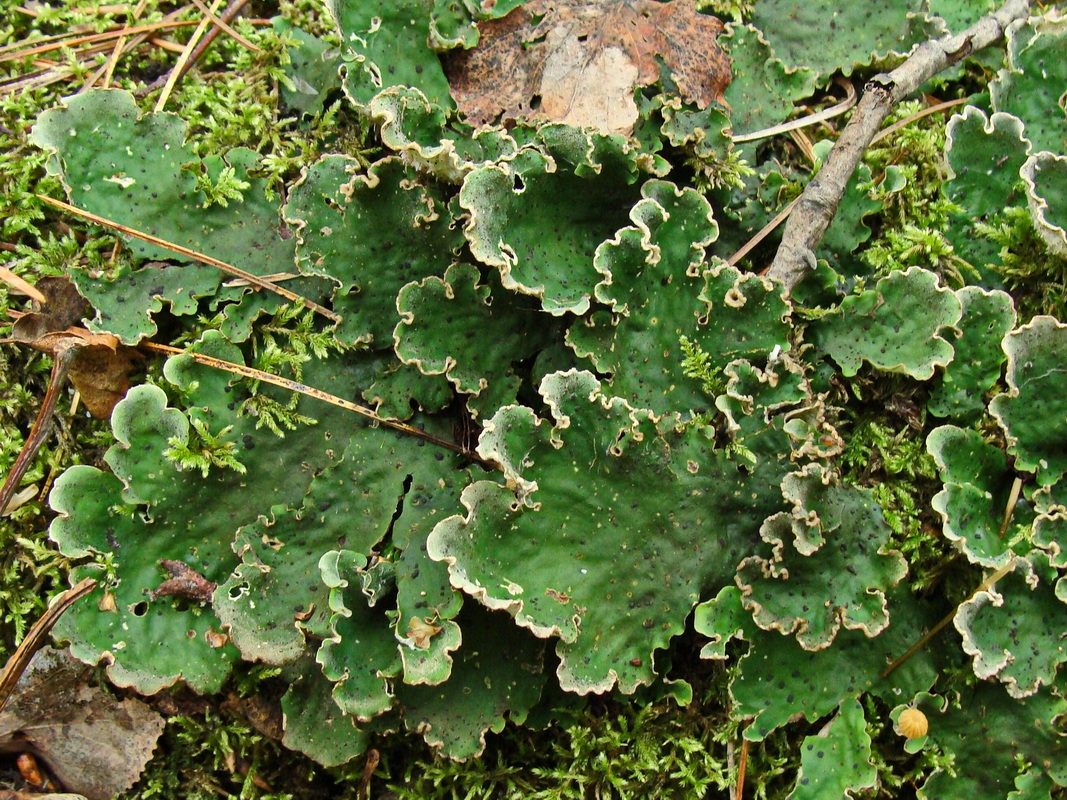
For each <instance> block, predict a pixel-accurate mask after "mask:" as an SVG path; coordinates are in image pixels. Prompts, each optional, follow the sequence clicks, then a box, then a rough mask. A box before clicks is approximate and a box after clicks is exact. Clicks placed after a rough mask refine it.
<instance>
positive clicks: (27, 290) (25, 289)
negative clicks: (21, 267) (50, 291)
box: [0, 267, 45, 303]
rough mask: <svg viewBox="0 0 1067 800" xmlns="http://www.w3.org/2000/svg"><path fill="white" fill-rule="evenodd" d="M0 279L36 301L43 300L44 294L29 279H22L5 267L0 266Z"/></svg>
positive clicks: (41, 301)
mask: <svg viewBox="0 0 1067 800" xmlns="http://www.w3.org/2000/svg"><path fill="white" fill-rule="evenodd" d="M0 281H3V282H4V283H6V284H7V285H8V286H10V287H11V288H12V289H14V290H15V291H16V292H18V293H19V294H24V295H26V296H27V297H29V298H30V299H31V300H36V301H37V302H38V303H43V302H45V296H44V295H43V294H41V292H40V291H38V289H37V287H36V286H34V285H33V284H32V283H30V282H29V281H26V280H23V279H22V278H20V277H19V276H18V275H16V274H15V273H14V272H12V271H11V270H9V269H8V268H7V267H0Z"/></svg>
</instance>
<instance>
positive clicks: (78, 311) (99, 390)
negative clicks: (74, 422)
mask: <svg viewBox="0 0 1067 800" xmlns="http://www.w3.org/2000/svg"><path fill="white" fill-rule="evenodd" d="M36 288H37V290H38V291H39V292H40V293H41V294H42V295H43V296H44V297H45V302H44V303H38V304H37V305H38V306H39V308H38V310H37V311H33V312H30V313H28V314H23V315H22V316H21V317H20V318H19V319H18V320H16V321H15V324H14V325H12V326H11V338H12V339H13V340H14V341H17V342H21V343H23V344H26V345H29V346H30V347H32V348H33V349H35V350H40V351H41V352H44V353H50V354H52V355H55V354H56V352H57V351H58V350H60V349H61V348H66V347H77V348H78V355H77V357H76V358H75V359H74V362H73V363H72V364H71V367H70V382H71V383H72V384H74V388H75V389H77V390H78V392H79V393H80V394H81V398H82V402H83V403H84V404H85V407H86V408H87V409H89V413H90V414H92V415H93V416H94V417H96V418H97V419H107V418H108V417H110V416H111V411H112V409H114V407H115V404H116V403H118V401H119V400H121V399H122V398H123V397H125V396H126V391H127V389H129V388H130V381H129V375H130V372H132V371H133V367H134V363H135V362H136V361H138V360H139V359H140V357H141V355H140V353H138V352H137V350H135V349H134V348H132V347H127V346H126V345H124V344H122V343H121V342H120V341H119V340H118V339H117V338H115V337H114V336H112V335H110V334H100V333H91V332H90V331H88V330H86V329H85V328H80V327H76V325H77V323H79V322H80V321H81V319H82V317H83V316H85V314H86V313H87V312H88V311H89V304H88V303H87V302H86V301H85V300H84V299H83V298H82V297H81V295H79V294H78V291H77V289H75V288H74V286H73V285H72V284H71V283H70V281H68V280H67V279H66V278H42V279H41V280H39V281H38V282H37V286H36Z"/></svg>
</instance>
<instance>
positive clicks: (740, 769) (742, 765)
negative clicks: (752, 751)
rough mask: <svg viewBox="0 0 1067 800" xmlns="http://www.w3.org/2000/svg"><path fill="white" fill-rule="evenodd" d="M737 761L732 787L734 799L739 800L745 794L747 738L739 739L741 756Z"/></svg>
mask: <svg viewBox="0 0 1067 800" xmlns="http://www.w3.org/2000/svg"><path fill="white" fill-rule="evenodd" d="M737 761H738V763H737V786H736V787H735V789H734V800H741V798H743V797H744V796H745V770H746V769H747V767H748V739H742V740H741V756H740V757H739V758H738V760H737Z"/></svg>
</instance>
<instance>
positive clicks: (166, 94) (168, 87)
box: [152, 0, 221, 114]
mask: <svg viewBox="0 0 1067 800" xmlns="http://www.w3.org/2000/svg"><path fill="white" fill-rule="evenodd" d="M220 1H221V0H220ZM218 4H219V3H218V2H216V3H215V7H216V8H217V7H218ZM210 26H211V20H210V19H208V18H207V17H204V18H203V19H201V20H200V24H198V25H197V26H196V30H194V31H193V35H192V36H190V37H189V41H188V43H187V44H186V45H185V50H184V51H182V54H181V56H179V57H178V63H177V64H175V65H174V69H172V70H171V72H170V76H169V77H168V78H167V82H166V84H164V86H163V91H162V92H160V94H159V98H158V99H157V100H156V105H155V108H153V109H152V110H153V111H155V112H156V113H157V114H158V113H159V112H160V111H162V110H163V107H164V106H166V105H167V100H168V99H170V94H171V92H173V91H174V87H175V85H176V84H177V83H178V79H179V78H180V77H181V76H182V74H183V73H184V72H185V65H186V63H187V62H188V61H189V59H190V56H192V54H193V50H194V48H195V47H196V43H197V42H198V41H200V38H201V37H202V36H203V35H204V34H205V33H207V29H208V28H209V27H210Z"/></svg>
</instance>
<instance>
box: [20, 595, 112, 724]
mask: <svg viewBox="0 0 1067 800" xmlns="http://www.w3.org/2000/svg"><path fill="white" fill-rule="evenodd" d="M95 586H96V580H95V579H94V578H86V579H85V580H83V581H81V582H80V583H78V584H75V585H74V586H72V587H71V588H69V589H67V591H65V592H63V594H61V595H60V596H59V597H57V598H56V599H55V600H54V601H53V602H52V605H51V606H49V607H48V610H47V611H46V612H44V615H43V616H42V617H41V618H40V619H39V620H37V622H35V623H34V624H33V627H32V628H30V630H29V632H28V633H27V634H26V638H25V639H23V640H22V644H20V645H19V646H18V649H16V650H15V653H14V655H12V656H11V658H9V659H8V662H7V664H6V665H5V666H4V673H3V676H2V677H0V711H2V710H3V709H4V706H6V705H7V701H8V700H10V699H11V695H12V694H14V692H15V686H17V685H18V682H19V678H21V677H22V673H23V672H25V671H26V667H27V666H28V665H29V663H30V659H31V658H33V654H34V653H36V652H37V650H38V649H39V648H40V646H41V645H42V644H44V640H45V637H46V636H48V632H49V631H50V630H52V628H53V626H54V625H55V624H56V623H57V622H58V621H59V618H60V617H61V616H62V615H63V612H64V611H66V610H67V609H68V608H70V607H71V606H72V605H74V603H75V602H76V601H78V600H79V599H81V598H82V597H84V596H85V595H87V594H89V592H91V591H92V590H93V587H95Z"/></svg>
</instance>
